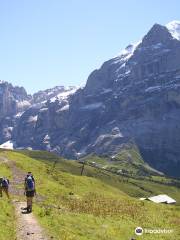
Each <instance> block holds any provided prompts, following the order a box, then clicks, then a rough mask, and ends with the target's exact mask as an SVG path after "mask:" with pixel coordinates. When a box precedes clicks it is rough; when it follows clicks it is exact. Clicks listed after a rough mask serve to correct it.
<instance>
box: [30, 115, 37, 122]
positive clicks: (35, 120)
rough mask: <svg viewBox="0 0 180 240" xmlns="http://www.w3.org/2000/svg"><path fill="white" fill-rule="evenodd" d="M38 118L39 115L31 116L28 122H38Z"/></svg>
mask: <svg viewBox="0 0 180 240" xmlns="http://www.w3.org/2000/svg"><path fill="white" fill-rule="evenodd" d="M37 119H38V116H37V115H36V116H30V117H29V119H28V122H29V123H31V122H37Z"/></svg>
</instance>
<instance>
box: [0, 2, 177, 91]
mask: <svg viewBox="0 0 180 240" xmlns="http://www.w3.org/2000/svg"><path fill="white" fill-rule="evenodd" d="M179 9H180V1H179V0H171V1H165V0H7V1H4V0H0V79H1V80H5V81H8V82H11V83H12V84H13V85H18V86H24V87H25V89H26V90H27V92H28V93H34V92H36V91H38V90H44V89H47V88H51V87H54V86H62V85H64V86H79V85H83V84H85V82H86V80H87V78H88V75H89V74H90V73H91V72H92V71H93V70H95V69H98V68H100V66H101V65H102V63H103V62H104V61H107V60H108V59H110V58H112V57H114V56H116V55H117V54H118V53H119V52H120V51H121V50H122V49H123V48H125V47H126V46H127V45H129V44H130V43H134V42H137V41H139V40H140V39H141V38H142V37H143V36H144V35H145V34H146V33H147V32H148V31H149V29H150V28H151V27H152V25H153V24H154V23H159V24H162V25H165V24H167V23H168V22H170V21H172V20H180V11H179Z"/></svg>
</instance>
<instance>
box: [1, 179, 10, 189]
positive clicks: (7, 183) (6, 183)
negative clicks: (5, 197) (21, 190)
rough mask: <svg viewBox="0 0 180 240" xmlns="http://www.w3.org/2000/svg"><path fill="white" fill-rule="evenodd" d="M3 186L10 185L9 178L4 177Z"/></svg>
mask: <svg viewBox="0 0 180 240" xmlns="http://www.w3.org/2000/svg"><path fill="white" fill-rule="evenodd" d="M1 186H2V187H6V188H7V187H8V186H9V180H8V179H6V178H3V180H2V183H1Z"/></svg>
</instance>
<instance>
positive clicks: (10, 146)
mask: <svg viewBox="0 0 180 240" xmlns="http://www.w3.org/2000/svg"><path fill="white" fill-rule="evenodd" d="M0 148H3V149H11V150H12V149H14V142H12V141H7V142H5V143H3V144H1V145H0Z"/></svg>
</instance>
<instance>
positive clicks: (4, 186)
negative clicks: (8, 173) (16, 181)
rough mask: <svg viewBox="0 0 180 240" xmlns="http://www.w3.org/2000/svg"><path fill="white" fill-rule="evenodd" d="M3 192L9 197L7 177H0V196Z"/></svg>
mask: <svg viewBox="0 0 180 240" xmlns="http://www.w3.org/2000/svg"><path fill="white" fill-rule="evenodd" d="M3 192H5V194H6V196H7V197H8V198H10V197H9V179H7V178H5V177H1V178H0V197H2V193H3Z"/></svg>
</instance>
